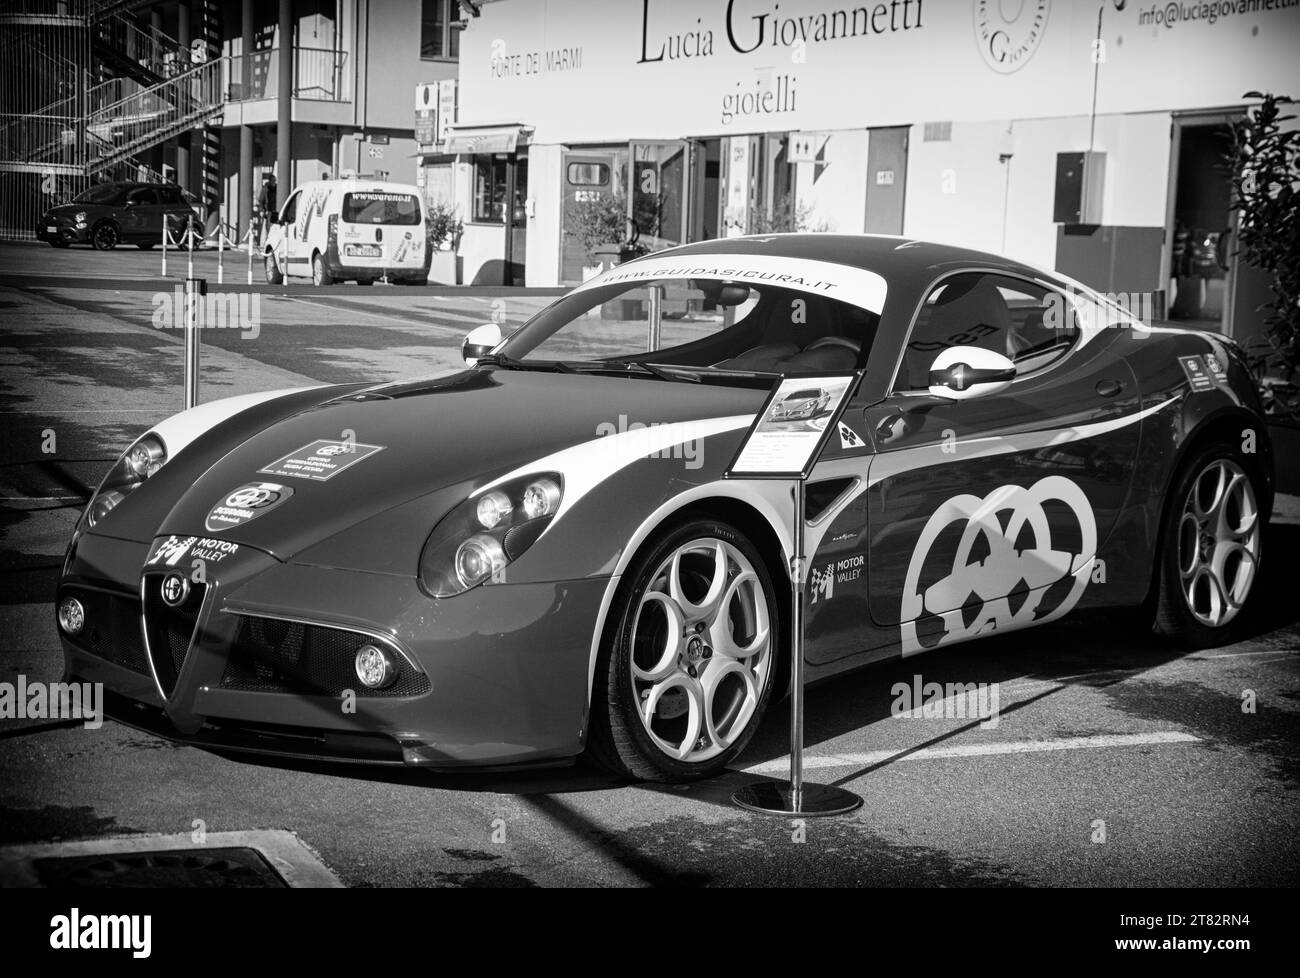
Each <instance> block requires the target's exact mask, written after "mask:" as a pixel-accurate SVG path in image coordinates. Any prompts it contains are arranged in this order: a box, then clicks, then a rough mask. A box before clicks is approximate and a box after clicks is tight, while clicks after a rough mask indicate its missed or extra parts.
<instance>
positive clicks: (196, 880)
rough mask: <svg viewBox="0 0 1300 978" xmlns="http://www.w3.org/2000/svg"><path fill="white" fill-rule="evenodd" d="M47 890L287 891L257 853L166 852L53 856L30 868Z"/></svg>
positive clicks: (244, 849)
mask: <svg viewBox="0 0 1300 978" xmlns="http://www.w3.org/2000/svg"><path fill="white" fill-rule="evenodd" d="M32 865H33V867H34V868H35V870H36V874H37V876H39V877H40V881H41V884H42V885H44V886H48V887H71V888H83V889H100V888H105V887H114V888H120V887H179V888H185V889H206V888H208V887H286V886H288V884H287V883H285V881H284V880H283V879H281V878H280V876H279V874H277V873H276V872H275V870H273V869H272V868H271V866H270V864H269V863H268V862H267V861H266V860H265V859H264V858H263V857H262V854H261V853H260V852H258V851H257V850H256V849H249V848H247V847H242V846H241V847H234V848H226V849H203V850H200V851H195V850H193V849H188V850H187V849H165V850H158V851H154V852H131V853H121V854H117V855H96V856H53V857H49V858H45V859H37V860H34V862H33V863H32Z"/></svg>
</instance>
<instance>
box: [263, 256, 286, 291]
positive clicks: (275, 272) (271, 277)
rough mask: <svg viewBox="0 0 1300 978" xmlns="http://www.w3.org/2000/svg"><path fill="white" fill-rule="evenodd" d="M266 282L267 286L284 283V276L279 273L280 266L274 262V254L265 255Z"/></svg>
mask: <svg viewBox="0 0 1300 978" xmlns="http://www.w3.org/2000/svg"><path fill="white" fill-rule="evenodd" d="M266 281H267V284H268V285H280V284H281V283H283V282H284V275H283V274H282V273H281V271H280V265H279V263H278V262H277V261H276V260H275V252H273V251H268V252H267V253H266Z"/></svg>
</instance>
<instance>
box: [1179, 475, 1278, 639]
mask: <svg viewBox="0 0 1300 978" xmlns="http://www.w3.org/2000/svg"><path fill="white" fill-rule="evenodd" d="M1259 543H1260V522H1259V507H1258V505H1257V504H1256V501H1255V490H1254V488H1253V487H1252V486H1251V482H1250V478H1249V476H1247V475H1246V473H1245V471H1244V470H1243V469H1242V468H1241V466H1240V465H1238V464H1237V463H1236V462H1234V461H1232V460H1231V459H1226V458H1218V459H1214V460H1213V461H1211V462H1210V463H1208V464H1207V465H1206V466H1205V468H1203V469H1202V470H1201V471H1200V473H1199V474H1198V475H1197V476H1196V478H1195V479H1194V480H1192V486H1191V489H1190V490H1189V491H1188V493H1187V498H1186V500H1184V502H1183V515H1182V517H1181V519H1180V520H1179V524H1178V573H1179V577H1180V582H1179V586H1180V590H1181V591H1182V595H1183V599H1184V600H1185V601H1186V602H1187V607H1188V610H1189V611H1191V613H1192V615H1193V616H1194V617H1195V618H1196V620H1197V621H1199V622H1200V623H1201V624H1203V625H1207V626H1209V627H1210V628H1220V627H1222V626H1224V625H1226V624H1228V622H1230V621H1232V620H1233V619H1234V618H1235V617H1236V616H1237V613H1238V612H1240V611H1241V608H1242V605H1244V604H1245V603H1246V598H1247V596H1248V595H1249V594H1250V588H1251V585H1252V584H1253V583H1254V580H1255V574H1256V571H1257V569H1258V566H1259Z"/></svg>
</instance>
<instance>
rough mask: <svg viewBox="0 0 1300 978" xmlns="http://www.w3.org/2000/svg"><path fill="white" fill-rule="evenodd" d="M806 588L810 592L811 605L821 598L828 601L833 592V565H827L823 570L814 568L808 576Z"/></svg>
mask: <svg viewBox="0 0 1300 978" xmlns="http://www.w3.org/2000/svg"><path fill="white" fill-rule="evenodd" d="M808 587H809V589H810V590H811V591H812V602H811V603H812V604H816V603H817V602H818V601H819V600H820V599H822V598H826V599H829V598H830V597H831V595H832V594H834V592H835V565H834V564H827V565H826V567H825V568H824V569H823V568H819V567H814V568H813V570H812V573H811V574H809V575H808Z"/></svg>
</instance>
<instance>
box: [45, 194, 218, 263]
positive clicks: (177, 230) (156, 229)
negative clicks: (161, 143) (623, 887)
mask: <svg viewBox="0 0 1300 978" xmlns="http://www.w3.org/2000/svg"><path fill="white" fill-rule="evenodd" d="M187 198H188V199H187ZM192 199H193V198H190V197H189V195H188V194H186V193H185V192H184V191H183V190H181V188H180V187H178V186H176V184H174V183H97V184H95V186H93V187H91V188H90V189H89V190H85V191H83V192H82V193H80V194H78V195H77V196H76V197H74V198H73V199H72V203H70V204H60V205H59V206H58V207H52V208H50V209H49V210H48V211H46V212H45V213H44V214H43V215H42V216H41V222H40V224H39V225H38V226H37V228H36V237H37V239H38V240H40V241H48V242H49V243H50V244H52V245H54V247H56V248H66V247H67V246H68V245H70V244H73V243H80V244H91V245H94V246H95V248H97V249H99V250H100V251H110V250H112V249H113V248H115V247H117V245H118V244H133V245H136V246H138V247H140V248H152V247H153V246H154V245H156V244H158V243H159V241H161V240H162V229H163V221H166V222H167V227H168V228H169V229H170V231H171V234H172V236H173V237H175V238H176V239H178V240H179V239H180V236H181V235H182V234H184V233H185V229H186V228H187V227H193V228H194V230H195V233H197V234H202V233H203V225H202V222H201V221H200V219H199V215H198V212H197V211H196V210H195V209H194V207H193V206H192V205H191V203H190V200H192Z"/></svg>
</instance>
